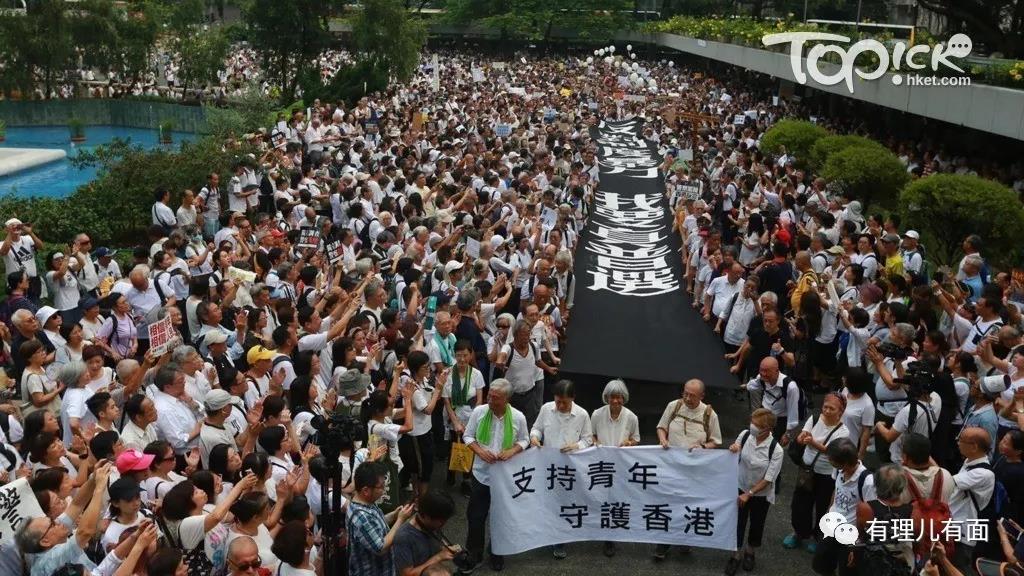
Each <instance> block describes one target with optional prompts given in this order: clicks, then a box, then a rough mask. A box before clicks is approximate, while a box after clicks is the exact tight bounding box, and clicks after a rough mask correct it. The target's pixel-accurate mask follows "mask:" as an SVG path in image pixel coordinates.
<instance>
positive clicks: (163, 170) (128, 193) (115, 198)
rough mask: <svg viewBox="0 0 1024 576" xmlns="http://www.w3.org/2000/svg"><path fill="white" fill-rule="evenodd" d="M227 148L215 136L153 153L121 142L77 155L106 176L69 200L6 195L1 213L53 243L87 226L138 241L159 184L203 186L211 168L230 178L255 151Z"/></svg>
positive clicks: (116, 240) (100, 234)
mask: <svg viewBox="0 0 1024 576" xmlns="http://www.w3.org/2000/svg"><path fill="white" fill-rule="evenodd" d="M223 148H224V147H223V146H222V144H221V141H220V140H217V139H216V138H213V137H207V138H203V139H200V140H197V141H196V142H191V143H189V142H186V143H184V144H182V145H181V149H180V150H168V149H159V148H158V149H154V150H149V151H147V150H143V149H142V148H141V147H140V146H137V145H132V144H130V143H127V142H125V141H122V140H116V141H114V142H113V143H111V144H110V145H108V146H100V147H98V148H97V149H96V150H95V151H93V152H91V153H88V152H79V155H78V156H77V157H75V158H73V159H72V163H73V164H75V165H78V166H81V165H85V164H92V165H96V166H98V167H99V169H100V174H101V175H100V177H99V178H98V179H96V180H95V181H94V182H92V183H90V184H86V185H84V186H82V187H81V188H79V189H78V190H76V191H75V192H74V193H73V194H72V195H71V196H69V197H67V198H17V197H14V196H12V195H8V196H3V197H0V212H2V213H3V214H11V215H17V216H18V217H19V218H21V219H22V220H24V221H26V222H32V223H34V224H35V229H36V230H37V231H38V232H39V234H40V235H41V236H42V238H44V239H45V240H47V241H50V242H68V241H70V240H72V239H73V237H74V235H75V234H77V233H79V232H82V231H83V230H87V231H88V232H89V233H90V234H93V235H95V236H96V237H97V238H98V240H96V242H97V243H103V244H114V245H129V246H130V245H135V244H137V243H138V242H139V238H142V237H144V231H145V229H146V227H147V226H148V225H149V223H150V215H149V214H150V206H151V205H152V203H153V191H154V190H156V188H157V187H158V186H166V187H167V188H168V189H170V190H171V191H172V193H173V194H174V195H178V194H180V193H181V191H183V190H185V189H187V188H188V189H193V190H198V187H200V186H202V185H203V183H204V182H205V180H206V175H207V174H209V173H210V172H211V171H216V172H219V173H220V174H221V175H222V178H227V177H228V176H229V175H230V168H231V165H232V163H233V162H235V161H236V159H237V158H240V157H242V156H243V155H244V154H246V153H248V152H250V150H249V149H247V148H238V149H234V150H227V151H225V150H224V149H223ZM177 201H178V199H177V198H176V199H175V200H174V202H177Z"/></svg>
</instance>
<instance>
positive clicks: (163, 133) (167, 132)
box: [158, 120, 174, 144]
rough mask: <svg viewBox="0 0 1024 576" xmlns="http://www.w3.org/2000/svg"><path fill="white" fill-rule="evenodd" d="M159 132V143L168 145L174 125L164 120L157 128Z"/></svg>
mask: <svg viewBox="0 0 1024 576" xmlns="http://www.w3.org/2000/svg"><path fill="white" fill-rule="evenodd" d="M158 129H159V131H160V143H161V144H170V143H171V131H172V130H174V123H173V122H171V121H170V120H164V121H163V122H161V123H160V125H159V126H158Z"/></svg>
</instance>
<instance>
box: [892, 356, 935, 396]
mask: <svg viewBox="0 0 1024 576" xmlns="http://www.w3.org/2000/svg"><path fill="white" fill-rule="evenodd" d="M904 358H906V356H904ZM935 378H936V374H935V373H934V372H932V371H931V370H930V369H929V368H928V366H927V365H925V363H924V362H911V363H909V364H907V370H906V373H905V374H904V376H903V377H902V378H896V379H894V380H893V381H894V382H896V383H897V384H900V385H902V386H906V388H907V397H908V398H918V397H920V396H921V395H923V394H924V393H925V392H932V391H933V390H934V389H935Z"/></svg>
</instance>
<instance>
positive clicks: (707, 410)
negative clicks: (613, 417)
mask: <svg viewBox="0 0 1024 576" xmlns="http://www.w3.org/2000/svg"><path fill="white" fill-rule="evenodd" d="M531 344H532V343H531ZM682 406H683V401H682V400H676V407H675V409H673V410H672V416H671V417H670V418H669V419H668V421H669V423H670V424H671V422H672V421H673V420H675V419H676V415H678V414H679V410H680V409H682ZM714 413H715V411H714V410H713V409H712V408H711V405H710V404H705V405H704V415H703V416H701V423H700V425H701V426H702V427H703V428H704V441H705V442H709V441H710V440H711V432H710V424H711V415H712V414H714ZM683 419H684V420H685V419H686V417H685V416H684V417H683ZM746 433H747V434H750V430H747V431H746ZM744 440H746V439H745V438H744ZM774 441H775V440H772V442H774ZM740 445H741V446H742V445H743V442H740ZM768 457H769V458H771V454H769V455H768Z"/></svg>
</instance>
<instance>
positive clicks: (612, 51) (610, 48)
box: [608, 46, 615, 54]
mask: <svg viewBox="0 0 1024 576" xmlns="http://www.w3.org/2000/svg"><path fill="white" fill-rule="evenodd" d="M608 51H609V52H611V53H612V54H615V46H609V47H608Z"/></svg>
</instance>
